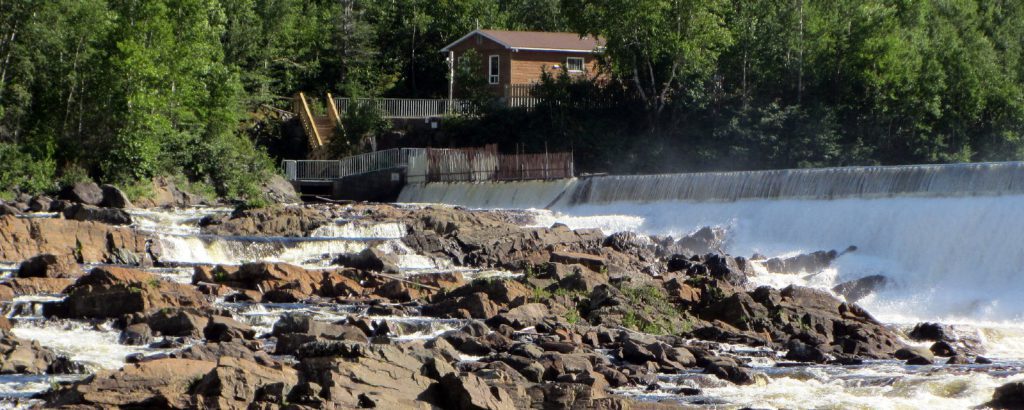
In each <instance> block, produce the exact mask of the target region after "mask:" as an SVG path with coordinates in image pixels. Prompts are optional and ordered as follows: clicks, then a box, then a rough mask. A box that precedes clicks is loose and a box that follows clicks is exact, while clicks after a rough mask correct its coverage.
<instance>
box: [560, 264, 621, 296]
mask: <svg viewBox="0 0 1024 410" xmlns="http://www.w3.org/2000/svg"><path fill="white" fill-rule="evenodd" d="M605 283H608V275H606V274H603V273H598V272H594V271H591V270H589V269H580V270H578V271H577V272H575V273H573V274H572V275H569V276H567V277H566V278H564V279H562V280H561V281H559V282H558V284H557V285H555V286H554V288H555V289H565V290H569V291H580V292H587V293H589V292H591V291H593V290H594V288H595V287H597V286H598V285H601V284H605Z"/></svg>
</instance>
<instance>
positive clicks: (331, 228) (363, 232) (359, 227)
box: [309, 221, 409, 239]
mask: <svg viewBox="0 0 1024 410" xmlns="http://www.w3.org/2000/svg"><path fill="white" fill-rule="evenodd" d="M408 231H409V228H408V227H406V226H405V224H402V223H397V222H385V223H371V224H365V223H360V222H358V221H342V222H339V223H335V224H333V225H324V226H321V227H319V228H316V229H315V230H314V231H313V232H312V233H310V235H309V236H310V237H313V238H360V239H401V238H402V237H404V236H405V235H406V233H407V232H408Z"/></svg>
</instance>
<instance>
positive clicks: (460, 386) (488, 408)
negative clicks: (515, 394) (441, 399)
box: [441, 373, 516, 410]
mask: <svg viewBox="0 0 1024 410" xmlns="http://www.w3.org/2000/svg"><path fill="white" fill-rule="evenodd" d="M441 386H442V390H443V391H444V392H445V395H446V396H447V397H448V404H449V406H450V407H449V408H451V409H455V410H513V409H515V408H516V405H515V402H514V401H513V399H512V397H511V396H510V395H509V394H508V392H507V391H505V389H502V388H500V387H495V386H489V385H487V383H486V382H484V380H483V379H481V378H479V377H477V376H476V375H474V374H472V373H470V374H465V375H461V376H460V375H458V374H455V373H450V374H448V375H447V376H445V377H444V378H443V379H441Z"/></svg>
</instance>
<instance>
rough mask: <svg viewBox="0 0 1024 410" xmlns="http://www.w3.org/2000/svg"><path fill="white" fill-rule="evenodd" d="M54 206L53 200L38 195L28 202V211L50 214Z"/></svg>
mask: <svg viewBox="0 0 1024 410" xmlns="http://www.w3.org/2000/svg"><path fill="white" fill-rule="evenodd" d="M52 205H53V198H50V197H48V196H46V195H36V196H34V197H32V199H30V200H29V201H28V209H29V210H30V211H32V212H50V211H51V209H52Z"/></svg>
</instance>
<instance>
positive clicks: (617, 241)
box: [601, 231, 652, 253]
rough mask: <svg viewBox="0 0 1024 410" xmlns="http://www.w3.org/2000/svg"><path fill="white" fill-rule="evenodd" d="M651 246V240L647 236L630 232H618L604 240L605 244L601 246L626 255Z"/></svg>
mask: <svg viewBox="0 0 1024 410" xmlns="http://www.w3.org/2000/svg"><path fill="white" fill-rule="evenodd" d="M651 245H652V243H651V239H650V238H648V237H647V236H646V235H642V234H639V233H636V232H629V231H623V232H616V233H613V234H611V235H608V237H607V238H604V242H603V243H602V244H601V246H604V247H608V248H612V249H615V250H616V251H619V252H625V253H638V252H640V251H641V250H644V249H646V248H647V247H649V246H651Z"/></svg>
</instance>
